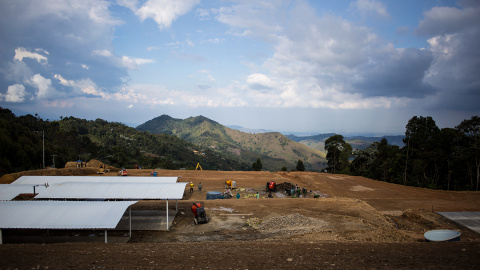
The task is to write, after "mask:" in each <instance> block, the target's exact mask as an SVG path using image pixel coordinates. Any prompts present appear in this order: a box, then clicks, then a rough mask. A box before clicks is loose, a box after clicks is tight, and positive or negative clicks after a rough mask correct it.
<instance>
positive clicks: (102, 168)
mask: <svg viewBox="0 0 480 270" xmlns="http://www.w3.org/2000/svg"><path fill="white" fill-rule="evenodd" d="M97 173H101V174H103V173H105V164H103V163H102V164H100V165H99V166H98V171H97Z"/></svg>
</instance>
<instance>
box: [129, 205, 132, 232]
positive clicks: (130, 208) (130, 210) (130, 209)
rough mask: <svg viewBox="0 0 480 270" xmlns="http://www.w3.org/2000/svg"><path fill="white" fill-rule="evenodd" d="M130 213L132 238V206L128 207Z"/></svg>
mask: <svg viewBox="0 0 480 270" xmlns="http://www.w3.org/2000/svg"><path fill="white" fill-rule="evenodd" d="M128 212H129V218H128V220H129V222H130V237H132V206H131V205H130V206H129V207H128Z"/></svg>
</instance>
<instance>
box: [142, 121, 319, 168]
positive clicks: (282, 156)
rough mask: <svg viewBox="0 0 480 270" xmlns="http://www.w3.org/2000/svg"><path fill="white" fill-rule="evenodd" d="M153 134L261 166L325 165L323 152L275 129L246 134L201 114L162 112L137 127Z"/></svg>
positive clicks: (307, 166)
mask: <svg viewBox="0 0 480 270" xmlns="http://www.w3.org/2000/svg"><path fill="white" fill-rule="evenodd" d="M137 129H139V130H146V131H149V132H151V133H157V134H172V135H175V136H177V137H179V138H182V139H184V140H186V141H188V142H190V143H193V144H195V145H198V146H200V147H203V148H205V149H211V150H212V151H215V152H217V153H222V154H224V155H227V156H228V157H230V158H232V159H237V160H240V161H241V162H244V163H248V164H252V163H253V162H256V160H257V158H260V159H261V160H262V164H263V169H265V170H269V171H276V170H278V168H281V167H282V166H284V165H285V164H294V163H295V162H297V160H299V159H302V160H304V162H305V167H306V169H307V170H321V169H322V168H324V167H325V165H326V162H325V157H324V156H325V155H324V154H323V153H322V152H320V151H318V150H315V149H312V148H309V147H308V146H306V145H303V144H301V143H297V142H294V141H292V140H290V139H288V138H287V137H285V136H284V135H282V134H280V133H278V132H268V133H259V134H250V133H244V132H240V131H238V130H233V129H230V128H227V127H224V126H222V125H220V124H219V123H217V122H215V121H212V120H210V119H208V118H205V117H203V116H198V117H190V118H187V119H185V120H182V119H174V118H171V117H170V116H166V115H162V116H160V117H157V118H154V119H152V120H150V121H147V122H145V123H144V124H142V125H140V126H138V127H137Z"/></svg>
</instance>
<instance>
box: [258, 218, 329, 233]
mask: <svg viewBox="0 0 480 270" xmlns="http://www.w3.org/2000/svg"><path fill="white" fill-rule="evenodd" d="M327 225H328V222H326V221H324V220H321V219H318V218H310V217H306V216H302V215H300V214H298V213H295V214H290V215H285V216H277V217H272V218H270V219H268V220H264V221H263V222H262V223H261V224H259V225H257V229H258V230H262V231H265V232H275V233H289V234H291V233H310V232H315V231H320V230H322V229H323V228H324V227H325V226H327Z"/></svg>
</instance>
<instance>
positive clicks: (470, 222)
mask: <svg viewBox="0 0 480 270" xmlns="http://www.w3.org/2000/svg"><path fill="white" fill-rule="evenodd" d="M437 213H438V214H440V215H442V216H444V217H446V218H448V219H450V220H452V221H454V222H456V223H458V224H461V225H463V226H465V227H467V228H469V229H471V230H472V231H475V232H477V233H480V212H437Z"/></svg>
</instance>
